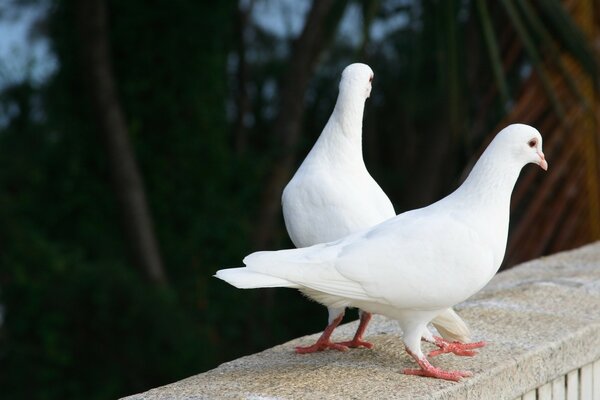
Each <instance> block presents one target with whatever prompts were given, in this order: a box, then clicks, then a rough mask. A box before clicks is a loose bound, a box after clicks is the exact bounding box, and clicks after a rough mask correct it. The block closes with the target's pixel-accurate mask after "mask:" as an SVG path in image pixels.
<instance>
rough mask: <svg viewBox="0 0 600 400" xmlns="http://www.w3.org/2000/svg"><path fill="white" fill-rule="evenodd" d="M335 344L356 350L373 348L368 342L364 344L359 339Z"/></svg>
mask: <svg viewBox="0 0 600 400" xmlns="http://www.w3.org/2000/svg"><path fill="white" fill-rule="evenodd" d="M336 344H339V345H342V346H346V347H350V348H352V349H355V348H358V347H365V348H367V349H372V348H373V343H369V342H365V341H364V340H361V339H356V338H354V339H352V340H348V341H346V342H337V343H336Z"/></svg>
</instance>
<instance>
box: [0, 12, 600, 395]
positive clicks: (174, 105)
mask: <svg viewBox="0 0 600 400" xmlns="http://www.w3.org/2000/svg"><path fill="white" fill-rule="evenodd" d="M599 54H600V5H599V4H598V2H597V1H594V0H577V1H576V0H562V1H561V0H543V1H542V0H501V1H486V0H443V1H442V0H438V1H435V0H429V1H427V0H350V1H340V0H318V1H317V0H315V1H311V0H240V1H218V2H209V1H195V0H176V1H174V0H169V1H167V0H146V1H143V0H128V1H118V0H88V1H83V0H80V1H77V0H39V1H35V0H4V1H2V2H1V3H0V96H1V97H0V393H2V398H4V399H17V398H19V399H20V398H28V399H34V398H36V399H67V398H73V399H79V398H86V399H106V398H115V397H118V396H123V395H126V394H131V393H134V392H138V391H142V390H146V389H149V388H151V387H154V386H158V385H162V384H166V383H169V382H171V381H174V380H177V379H180V378H184V377H186V376H189V375H191V374H195V373H199V372H202V371H205V370H207V369H210V368H213V367H215V366H217V365H218V364H219V363H222V362H224V361H227V360H230V359H233V358H236V357H239V356H241V355H244V354H249V353H253V352H256V351H259V350H261V349H264V348H267V347H270V346H273V345H275V344H277V343H281V342H284V341H286V340H289V339H291V338H294V337H297V336H301V335H305V334H309V333H314V332H317V331H319V330H321V329H322V328H323V327H324V325H325V323H326V311H325V309H324V308H323V307H321V306H319V305H317V304H315V303H311V302H309V301H306V300H305V299H304V298H303V297H302V296H301V295H300V294H299V293H297V292H296V291H293V290H285V289H278V290H256V291H241V290H236V289H234V288H233V287H230V286H228V285H226V284H225V283H223V282H221V281H218V280H216V279H214V278H212V277H211V276H212V275H213V273H214V272H215V271H216V270H217V269H219V268H222V267H229V266H239V265H240V263H241V260H242V258H243V257H244V256H245V255H246V254H249V253H250V252H252V251H255V250H259V249H279V248H284V247H291V243H290V241H289V239H288V238H287V234H286V232H285V228H284V225H283V219H282V216H281V210H280V196H281V191H282V189H283V187H284V185H285V183H286V182H287V181H288V180H289V178H290V177H291V175H292V174H293V172H294V171H295V169H296V167H297V166H298V165H299V163H300V162H301V161H302V159H303V157H304V156H305V155H306V153H307V152H308V150H309V149H310V147H311V145H312V144H313V143H314V141H315V139H316V138H317V137H318V135H319V133H320V132H321V129H322V128H323V126H324V124H325V123H326V121H327V118H328V117H329V114H330V112H331V111H332V109H333V105H334V104H335V99H336V96H337V85H338V82H339V77H340V73H341V71H342V69H343V68H344V67H345V66H346V65H348V64H350V63H352V62H357V61H360V62H365V63H368V64H369V65H370V66H371V67H372V69H373V70H374V71H375V80H374V84H373V91H372V95H371V98H370V99H369V100H368V101H367V106H366V112H365V120H364V156H365V162H366V165H367V167H368V168H369V170H370V172H371V174H372V175H373V176H374V178H375V179H376V180H377V181H378V182H379V183H380V184H381V186H382V187H383V188H384V190H385V191H386V192H387V194H388V195H389V197H390V198H391V199H392V201H393V203H394V205H395V207H396V211H397V212H402V211H404V210H407V209H411V208H415V207H420V206H423V205H426V204H428V203H430V202H432V201H434V200H436V199H438V198H440V197H441V196H443V195H445V194H447V193H449V192H450V191H451V190H453V189H454V188H455V187H457V185H459V183H460V182H461V180H462V179H463V178H464V176H465V173H466V172H468V170H469V168H470V166H472V164H473V162H474V160H476V158H477V157H478V155H479V154H480V153H481V151H482V150H483V148H485V146H486V144H487V143H488V142H489V141H490V140H491V138H492V137H493V136H494V134H495V133H496V132H497V131H498V130H499V129H501V128H502V127H504V126H505V125H507V124H509V123H512V122H524V123H528V124H531V125H533V126H535V127H537V128H538V129H539V130H540V132H541V133H542V136H543V137H544V150H545V153H546V157H547V159H548V160H549V164H550V168H549V171H548V172H547V173H543V172H542V171H541V170H539V168H537V167H535V166H528V167H526V168H525V169H524V170H523V172H522V176H521V179H520V180H519V183H518V185H517V187H516V189H515V192H514V194H513V214H512V220H511V234H510V238H509V243H508V249H507V254H506V258H505V262H504V264H503V268H510V267H511V266H513V265H515V264H516V263H518V262H521V261H524V260H528V259H531V258H534V257H539V256H541V255H544V254H549V253H553V252H556V251H559V250H565V249H570V248H573V247H576V246H579V245H582V244H585V243H588V242H591V241H594V240H598V239H600V189H599V186H600V179H599V176H600V173H599V171H600V168H599V158H598V153H599V150H600V148H599V143H600V128H599V125H598V111H599V106H600V101H599V98H598V88H599V86H598V79H597V78H598V56H599ZM347 315H348V317H347V319H350V318H355V314H354V313H353V312H349V313H347Z"/></svg>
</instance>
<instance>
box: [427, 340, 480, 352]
mask: <svg viewBox="0 0 600 400" xmlns="http://www.w3.org/2000/svg"><path fill="white" fill-rule="evenodd" d="M434 344H435V345H436V346H438V347H439V349H438V350H433V351H431V352H430V353H429V354H427V357H435V356H439V355H440V354H446V353H453V354H456V355H457V356H465V357H473V356H474V355H476V354H477V352H476V351H473V350H472V349H477V348H480V347H483V346H485V345H486V343H485V342H483V341H481V342H474V343H461V342H450V341H448V340H445V339H442V338H441V337H437V336H436V337H435V343H434Z"/></svg>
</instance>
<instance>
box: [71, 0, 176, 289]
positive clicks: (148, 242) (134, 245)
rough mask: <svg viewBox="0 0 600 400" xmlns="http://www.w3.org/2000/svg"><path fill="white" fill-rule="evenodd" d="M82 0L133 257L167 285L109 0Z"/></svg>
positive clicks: (96, 106) (97, 106)
mask: <svg viewBox="0 0 600 400" xmlns="http://www.w3.org/2000/svg"><path fill="white" fill-rule="evenodd" d="M76 3H77V14H76V18H77V21H76V23H77V28H78V31H79V34H80V41H79V46H80V48H79V50H80V55H81V57H82V61H83V63H82V66H83V76H84V77H85V79H86V81H87V82H86V83H87V85H88V90H89V94H90V97H91V99H92V106H93V111H94V115H95V119H96V120H95V122H96V124H97V126H98V129H99V131H100V134H101V135H102V137H103V139H104V141H105V144H106V150H107V153H108V161H109V168H110V174H111V179H112V184H113V189H114V191H115V194H116V196H117V200H118V206H119V211H120V213H121V222H122V227H123V229H124V231H125V235H126V238H127V245H128V247H129V253H130V257H131V258H132V261H133V262H134V264H136V265H137V266H138V267H139V268H140V269H141V270H142V271H144V273H145V274H146V276H147V277H148V279H150V280H151V281H152V282H154V283H158V284H165V283H166V275H165V272H164V269H163V265H162V261H161V257H160V252H159V248H158V241H157V240H156V236H155V232H154V227H153V223H152V218H151V216H150V211H149V207H148V202H147V200H146V194H145V191H144V184H143V182H142V176H141V174H140V171H139V169H138V166H137V162H136V159H135V155H134V152H133V149H132V146H131V143H130V141H129V135H128V132H127V123H126V121H125V116H124V113H123V110H122V108H121V105H120V103H119V99H118V94H117V89H116V83H115V79H114V76H113V73H112V64H111V59H110V46H109V39H108V23H107V12H106V4H105V1H104V0H78V1H76Z"/></svg>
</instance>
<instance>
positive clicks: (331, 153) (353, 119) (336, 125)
mask: <svg viewBox="0 0 600 400" xmlns="http://www.w3.org/2000/svg"><path fill="white" fill-rule="evenodd" d="M364 108H365V99H364V97H360V96H349V95H348V94H346V93H340V95H339V96H338V99H337V102H336V104H335V108H334V110H333V113H332V114H331V117H329V121H328V122H327V125H325V128H324V129H323V133H322V134H321V136H320V137H319V140H318V141H317V144H316V145H315V148H316V149H322V150H323V151H325V152H326V154H327V155H328V157H330V158H331V161H334V162H336V163H340V164H350V165H357V166H360V165H364V162H363V156H362V120H363V113H364Z"/></svg>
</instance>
